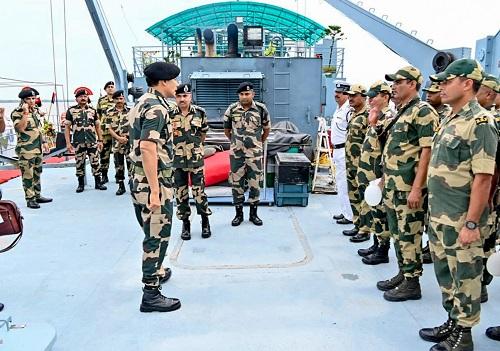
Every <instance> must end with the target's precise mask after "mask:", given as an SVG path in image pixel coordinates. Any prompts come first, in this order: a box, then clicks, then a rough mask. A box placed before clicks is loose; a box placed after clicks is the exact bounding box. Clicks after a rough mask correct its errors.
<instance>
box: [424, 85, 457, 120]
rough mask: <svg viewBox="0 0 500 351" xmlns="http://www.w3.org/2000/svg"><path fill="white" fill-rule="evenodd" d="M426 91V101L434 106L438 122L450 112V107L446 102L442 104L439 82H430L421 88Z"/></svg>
mask: <svg viewBox="0 0 500 351" xmlns="http://www.w3.org/2000/svg"><path fill="white" fill-rule="evenodd" d="M422 90H423V91H425V92H426V93H427V96H426V101H427V102H428V103H429V105H431V106H432V107H434V109H435V110H436V112H437V113H438V116H439V122H441V121H442V120H443V119H444V118H445V117H446V116H449V115H450V113H451V107H450V105H448V104H443V102H442V101H441V88H440V87H439V83H436V82H432V83H431V85H430V86H429V87H428V88H424V89H422Z"/></svg>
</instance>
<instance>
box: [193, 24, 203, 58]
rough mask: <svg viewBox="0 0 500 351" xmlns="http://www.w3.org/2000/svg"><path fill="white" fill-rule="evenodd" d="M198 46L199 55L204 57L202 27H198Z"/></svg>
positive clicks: (196, 37) (196, 36)
mask: <svg viewBox="0 0 500 351" xmlns="http://www.w3.org/2000/svg"><path fill="white" fill-rule="evenodd" d="M195 39H196V46H197V47H198V57H203V42H202V41H201V29H200V28H196V35H195Z"/></svg>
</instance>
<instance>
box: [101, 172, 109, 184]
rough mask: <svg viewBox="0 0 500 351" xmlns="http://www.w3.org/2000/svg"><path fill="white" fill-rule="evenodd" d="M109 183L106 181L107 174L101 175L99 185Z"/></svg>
mask: <svg viewBox="0 0 500 351" xmlns="http://www.w3.org/2000/svg"><path fill="white" fill-rule="evenodd" d="M108 182H109V179H108V173H103V174H102V175H101V184H106V183H108Z"/></svg>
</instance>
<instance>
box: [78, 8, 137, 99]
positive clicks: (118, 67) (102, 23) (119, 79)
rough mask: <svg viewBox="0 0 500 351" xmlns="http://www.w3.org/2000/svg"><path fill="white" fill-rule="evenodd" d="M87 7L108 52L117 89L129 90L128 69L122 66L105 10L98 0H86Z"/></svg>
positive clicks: (102, 43)
mask: <svg viewBox="0 0 500 351" xmlns="http://www.w3.org/2000/svg"><path fill="white" fill-rule="evenodd" d="M85 3H86V4H87V8H88V10H89V13H90V17H91V18H92V22H93V23H94V27H95V29H96V31H97V35H98V36H99V40H100V41H101V45H102V48H103V49H104V53H105V54H106V58H107V60H108V63H109V66H110V68H111V72H112V73H113V77H114V79H115V84H116V87H117V89H124V90H125V91H127V71H126V70H125V68H124V67H123V66H122V64H121V62H120V57H119V55H118V51H117V50H116V48H115V45H114V43H113V39H112V37H111V31H110V29H109V28H108V26H107V24H106V20H105V18H104V12H103V10H102V8H101V6H100V4H99V2H98V0H85Z"/></svg>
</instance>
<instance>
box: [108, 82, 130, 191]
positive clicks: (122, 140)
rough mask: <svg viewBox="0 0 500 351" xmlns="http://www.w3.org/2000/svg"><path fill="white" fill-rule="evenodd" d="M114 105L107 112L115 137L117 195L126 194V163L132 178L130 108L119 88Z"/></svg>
mask: <svg viewBox="0 0 500 351" xmlns="http://www.w3.org/2000/svg"><path fill="white" fill-rule="evenodd" d="M113 101H114V107H112V108H111V109H109V110H108V111H107V112H106V115H107V116H108V117H109V118H110V119H111V123H110V124H109V125H108V132H109V134H110V135H111V136H112V137H113V149H112V151H113V158H114V160H115V171H116V173H115V178H116V183H118V190H117V191H116V195H118V196H120V195H123V194H125V184H124V183H123V181H124V180H125V163H126V164H127V171H128V175H129V179H130V158H129V156H128V154H129V153H130V143H129V135H128V133H129V127H128V118H127V113H128V112H129V110H130V109H129V108H128V107H127V104H126V103H125V95H124V93H123V90H118V91H115V92H114V93H113Z"/></svg>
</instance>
